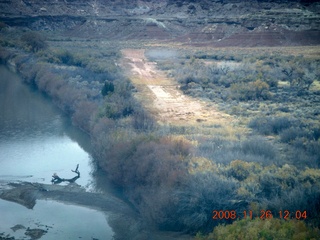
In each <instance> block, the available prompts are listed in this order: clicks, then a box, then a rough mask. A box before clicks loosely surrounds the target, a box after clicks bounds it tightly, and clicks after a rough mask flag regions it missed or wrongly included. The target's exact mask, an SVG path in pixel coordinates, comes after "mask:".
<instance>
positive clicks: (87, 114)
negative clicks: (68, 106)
mask: <svg viewBox="0 0 320 240" xmlns="http://www.w3.org/2000/svg"><path fill="white" fill-rule="evenodd" d="M97 109H98V106H97V104H96V103H94V102H92V101H80V102H79V103H77V105H76V106H75V112H74V114H73V116H72V122H73V123H74V124H75V125H77V126H78V127H80V128H81V129H82V130H84V131H85V132H87V133H90V131H91V125H92V118H93V116H94V115H95V113H96V111H97Z"/></svg>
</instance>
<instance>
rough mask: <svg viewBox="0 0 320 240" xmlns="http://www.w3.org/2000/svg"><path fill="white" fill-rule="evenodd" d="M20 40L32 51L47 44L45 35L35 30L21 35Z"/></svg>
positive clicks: (45, 46)
mask: <svg viewBox="0 0 320 240" xmlns="http://www.w3.org/2000/svg"><path fill="white" fill-rule="evenodd" d="M21 41H22V42H23V43H24V44H25V46H26V48H27V49H29V50H30V51H32V52H37V51H39V50H41V49H45V48H47V46H48V45H47V43H46V39H45V37H44V36H42V35H40V34H39V33H37V32H28V33H26V34H24V35H22V37H21Z"/></svg>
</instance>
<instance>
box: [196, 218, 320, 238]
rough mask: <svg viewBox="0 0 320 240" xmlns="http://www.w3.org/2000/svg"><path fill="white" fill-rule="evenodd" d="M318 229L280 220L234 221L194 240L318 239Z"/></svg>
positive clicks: (293, 221) (319, 232) (300, 222)
mask: <svg viewBox="0 0 320 240" xmlns="http://www.w3.org/2000/svg"><path fill="white" fill-rule="evenodd" d="M319 234H320V231H319V229H312V228H309V227H308V226H307V225H306V224H305V223H304V222H302V221H296V220H289V221H284V220H280V219H270V220H260V219H258V218H257V219H255V220H249V219H243V220H240V221H235V222H234V223H233V224H231V225H228V226H218V227H216V228H215V229H214V231H213V233H211V234H209V235H208V236H202V235H201V234H198V235H197V236H196V240H223V239H230V240H236V239H243V240H249V239H294V240H298V239H309V240H311V239H318V237H319Z"/></svg>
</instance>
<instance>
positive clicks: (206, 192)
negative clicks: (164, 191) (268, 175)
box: [172, 173, 237, 232]
mask: <svg viewBox="0 0 320 240" xmlns="http://www.w3.org/2000/svg"><path fill="white" fill-rule="evenodd" d="M236 188H237V184H236V182H234V181H232V180H230V179H223V178H221V177H219V176H217V175H215V174H213V173H197V174H196V175H192V176H190V178H189V180H188V181H187V182H186V186H185V187H184V188H182V189H179V190H178V191H176V192H175V193H174V199H176V204H177V206H176V211H175V212H173V215H172V216H173V217H174V218H175V219H174V221H175V224H174V226H175V228H176V229H175V230H182V229H188V231H189V232H196V231H199V230H202V231H204V232H208V231H210V230H211V229H212V228H213V226H215V225H217V224H218V222H216V221H214V220H212V211H213V210H229V209H233V207H234V206H233V203H232V200H233V199H235V193H236V192H235V190H236ZM219 221H220V220H219Z"/></svg>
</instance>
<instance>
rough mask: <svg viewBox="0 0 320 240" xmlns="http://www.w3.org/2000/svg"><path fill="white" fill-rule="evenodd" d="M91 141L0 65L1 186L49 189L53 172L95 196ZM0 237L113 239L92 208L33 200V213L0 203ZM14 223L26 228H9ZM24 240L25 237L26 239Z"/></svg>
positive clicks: (104, 221)
mask: <svg viewBox="0 0 320 240" xmlns="http://www.w3.org/2000/svg"><path fill="white" fill-rule="evenodd" d="M90 149H91V146H90V139H89V137H88V136H87V135H86V134H84V133H83V132H81V131H80V130H78V129H77V128H75V127H74V126H72V124H71V123H70V120H69V119H68V117H67V116H65V115H64V113H62V112H61V111H60V110H59V109H58V108H57V107H56V106H55V105H54V104H52V103H51V101H50V99H48V98H47V97H46V96H44V95H43V94H41V93H39V92H38V91H37V90H35V89H32V88H31V87H30V86H27V85H25V84H23V83H22V81H21V79H19V76H18V75H17V74H15V73H13V72H10V71H9V70H8V69H7V68H5V67H4V66H0V185H1V184H4V183H7V182H8V181H10V182H12V181H14V182H17V181H28V182H39V183H45V184H50V183H51V176H52V174H53V173H57V174H58V175H59V176H60V177H62V178H72V177H74V176H75V173H73V172H71V170H74V169H75V168H76V165H77V164H79V171H80V172H81V177H80V178H79V179H77V181H76V183H77V184H78V185H80V186H82V187H83V188H85V189H86V191H95V190H97V189H96V180H95V178H94V177H93V174H92V173H93V172H94V164H93V159H92V157H91V155H90ZM0 216H1V217H0V238H1V236H5V235H7V234H9V235H10V236H13V237H16V238H17V239H22V238H23V239H25V238H26V237H27V236H26V235H25V230H26V229H25V228H31V229H32V228H40V229H43V230H45V231H47V232H46V233H45V235H43V236H42V238H41V239H79V238H82V239H112V235H113V230H112V229H111V228H110V226H109V224H108V221H107V219H108V216H107V215H106V214H105V213H103V212H99V211H97V210H93V209H90V208H86V207H82V206H77V205H70V204H65V203H62V202H57V201H52V200H37V204H36V205H35V207H34V208H33V209H27V208H25V207H23V206H21V205H18V204H17V203H13V202H8V201H5V200H1V199H0ZM17 224H21V225H22V226H23V227H24V228H21V229H18V230H16V229H12V227H14V226H15V225H17ZM1 234H2V235H1ZM27 239H28V238H27Z"/></svg>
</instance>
